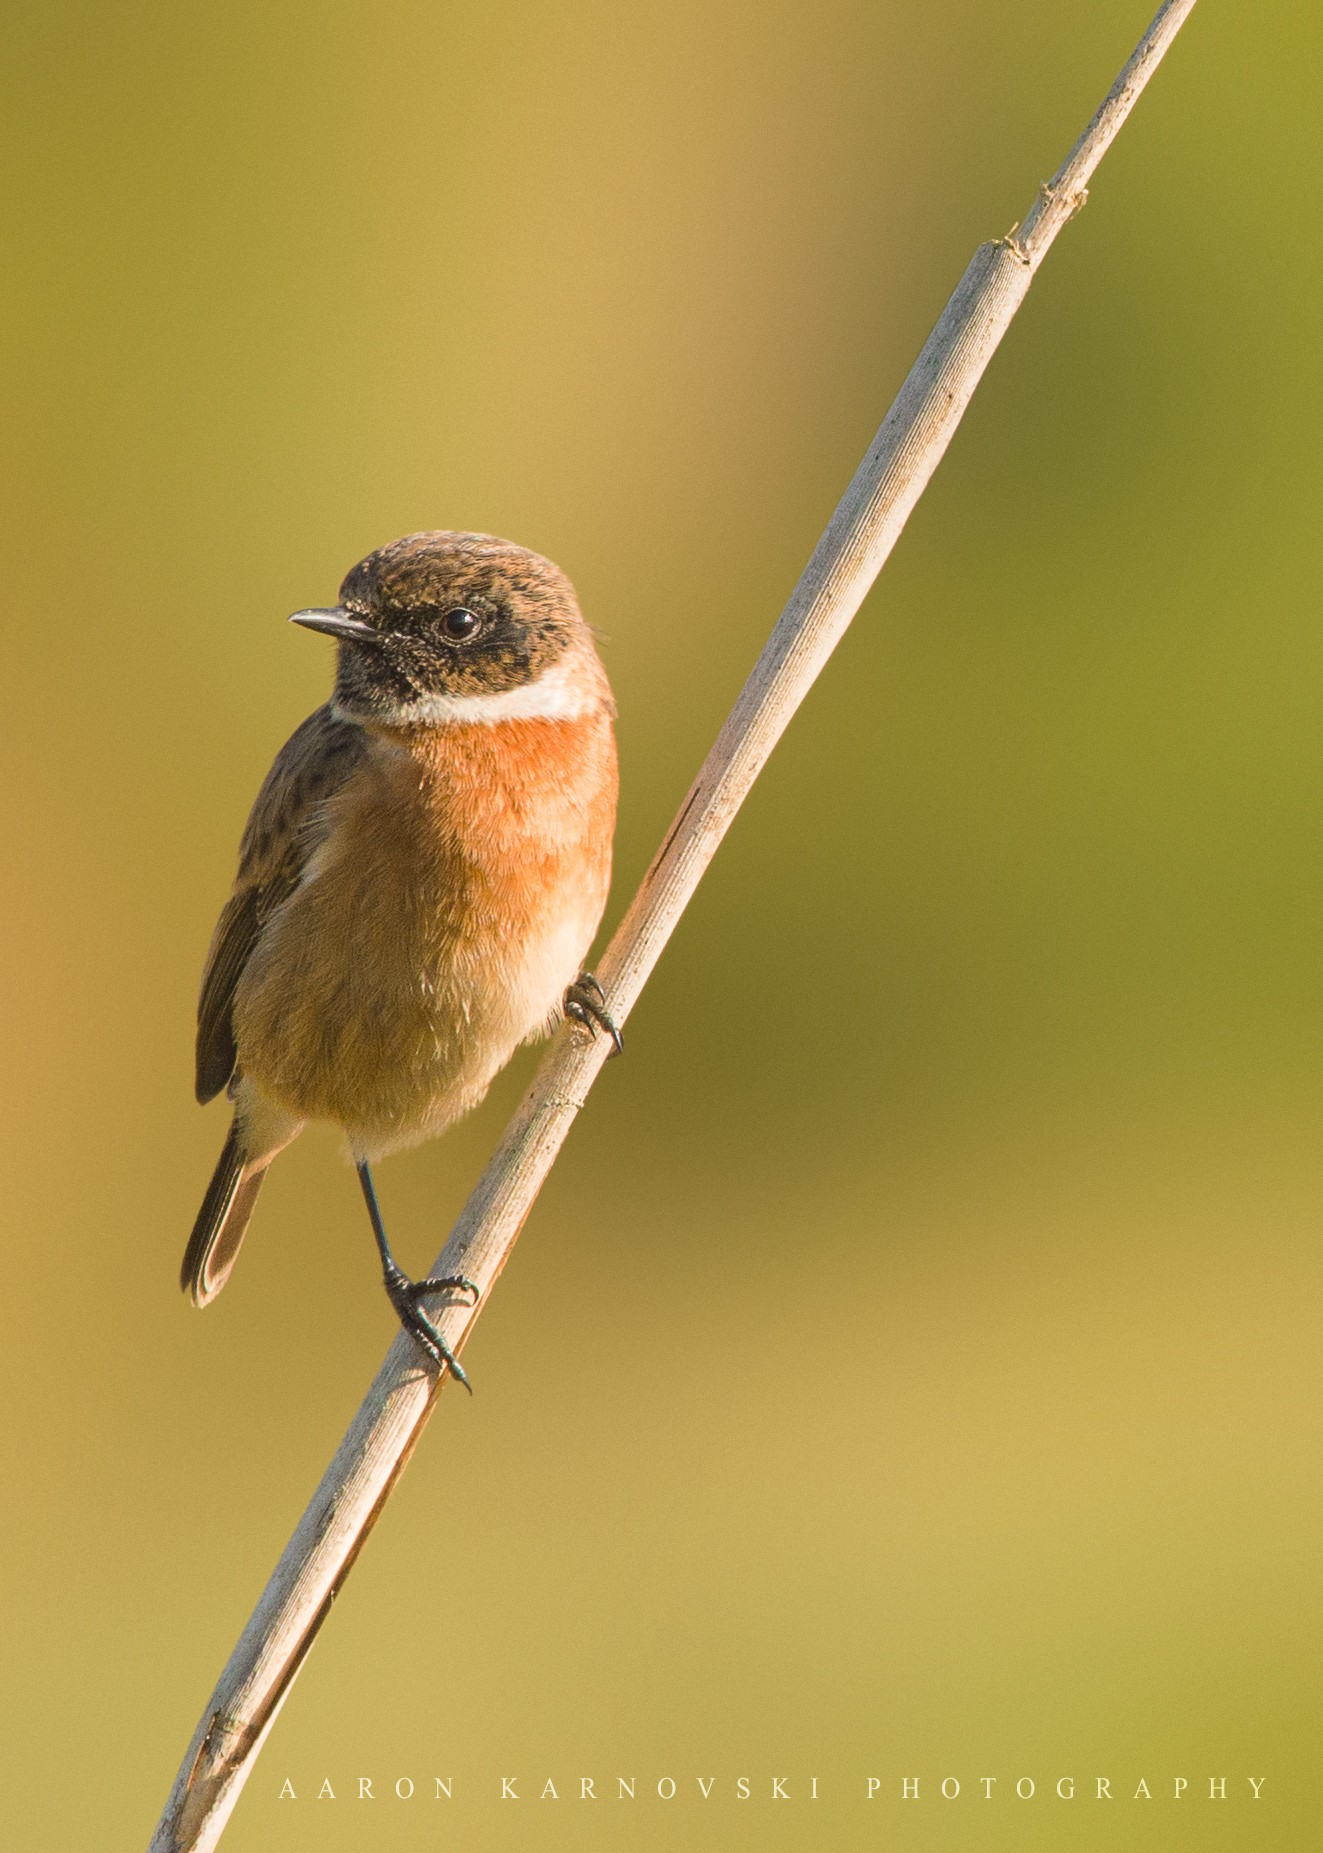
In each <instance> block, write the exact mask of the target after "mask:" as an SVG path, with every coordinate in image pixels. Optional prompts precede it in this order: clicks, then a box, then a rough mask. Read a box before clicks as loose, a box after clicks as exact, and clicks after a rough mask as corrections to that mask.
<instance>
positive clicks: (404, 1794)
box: [395, 1776, 413, 1802]
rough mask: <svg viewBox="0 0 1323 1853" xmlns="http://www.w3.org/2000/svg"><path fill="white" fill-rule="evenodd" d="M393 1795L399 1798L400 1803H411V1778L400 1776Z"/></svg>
mask: <svg viewBox="0 0 1323 1853" xmlns="http://www.w3.org/2000/svg"><path fill="white" fill-rule="evenodd" d="M406 1785H407V1786H406ZM395 1793H396V1794H397V1795H398V1796H399V1798H400V1800H401V1801H402V1802H407V1801H412V1800H413V1777H412V1776H401V1777H400V1779H399V1781H398V1782H397V1783H396V1784H395Z"/></svg>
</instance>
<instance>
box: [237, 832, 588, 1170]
mask: <svg viewBox="0 0 1323 1853" xmlns="http://www.w3.org/2000/svg"><path fill="white" fill-rule="evenodd" d="M604 874H605V872H604V871H599V870H598V869H596V868H595V867H594V866H593V864H592V861H591V860H590V859H588V858H585V857H583V856H582V855H569V856H565V855H560V856H551V857H549V856H547V855H545V854H543V855H540V856H536V857H535V856H532V855H529V856H527V857H525V858H523V859H522V860H521V861H520V862H518V863H515V864H514V865H512V864H511V862H510V860H509V859H507V860H506V861H505V862H504V863H503V864H502V866H501V868H500V871H499V874H498V873H497V872H495V871H494V870H493V869H491V868H483V867H480V866H475V865H472V864H465V863H463V862H462V861H461V860H457V859H455V858H450V859H448V860H443V861H442V862H441V864H440V865H439V866H438V864H437V863H436V862H433V864H432V866H430V867H429V866H427V865H426V864H423V865H421V866H420V865H419V863H417V862H414V863H413V864H412V865H410V864H409V863H408V862H407V861H405V862H403V863H401V862H400V861H399V859H392V858H381V857H366V858H364V857H355V856H353V855H341V856H339V857H337V858H336V860H335V862H334V863H330V862H328V863H326V864H325V865H324V866H322V867H318V866H317V863H316V859H314V862H313V864H312V865H311V867H310V874H309V879H307V880H306V881H305V883H304V885H303V886H302V887H301V888H300V889H299V890H298V891H297V892H296V893H295V894H294V895H293V896H291V897H290V899H289V900H288V901H287V902H285V904H284V905H283V906H282V907H281V908H280V909H279V910H278V912H277V914H276V915H274V916H273V918H272V920H271V922H270V923H269V924H268V927H267V929H266V931H265V932H264V934H263V936H262V940H261V942H260V943H259V945H258V947H257V948H256V949H255V951H254V954H253V957H252V959H251V960H250V962H249V966H248V968H247V970H246V971H245V973H244V977H243V979H242V981H241V984H240V987H239V990H238V992H237V994H236V998H235V1030H236V1041H237V1045H238V1060H239V1068H240V1070H241V1071H242V1073H243V1074H244V1076H245V1078H246V1079H248V1080H249V1081H250V1082H252V1083H253V1084H254V1085H255V1086H256V1087H257V1088H258V1089H259V1090H260V1091H261V1093H262V1094H264V1095H266V1096H268V1097H269V1098H271V1099H273V1100H276V1101H278V1102H279V1103H280V1104H281V1105H283V1106H285V1107H287V1108H289V1109H291V1110H292V1111H294V1112H296V1113H298V1114H299V1115H301V1116H302V1117H304V1118H309V1119H328V1120H333V1121H336V1122H338V1123H339V1124H340V1125H341V1126H343V1127H344V1128H345V1130H346V1132H347V1133H348V1135H349V1139H350V1143H351V1145H352V1146H353V1147H354V1149H355V1151H356V1152H357V1153H358V1154H359V1155H360V1156H364V1157H377V1156H380V1155H381V1154H382V1153H384V1152H386V1151H388V1150H391V1149H397V1148H399V1147H400V1146H404V1145H409V1144H412V1143H414V1142H416V1141H417V1140H418V1139H422V1138H427V1137H430V1136H432V1135H433V1134H435V1133H438V1132H441V1131H443V1130H444V1128H445V1127H446V1126H447V1125H449V1124H450V1123H451V1122H452V1121H453V1120H455V1119H457V1118H458V1117H459V1116H460V1115H461V1114H463V1113H465V1112H466V1111H467V1110H468V1109H469V1108H470V1107H472V1106H473V1105H475V1104H476V1102H477V1101H478V1100H480V1099H481V1098H482V1096H483V1094H484V1093H485V1092H486V1090H487V1087H488V1086H489V1084H490V1082H491V1080H492V1078H493V1077H494V1076H495V1074H496V1073H497V1072H498V1070H499V1069H500V1068H502V1067H503V1066H504V1064H505V1063H506V1062H507V1061H508V1060H509V1058H510V1056H511V1054H512V1053H513V1051H514V1050H515V1048H516V1047H517V1046H518V1044H519V1043H520V1042H522V1041H524V1040H525V1039H527V1038H528V1037H530V1036H533V1035H536V1034H537V1033H539V1032H540V1031H542V1030H544V1029H546V1028H548V1027H549V1026H550V1024H551V1023H552V1022H553V1021H554V1019H555V1017H556V1015H557V1014H558V1012H559V1008H560V1003H561V998H562V996H563V993H564V990H565V987H566V985H567V984H569V983H570V981H571V980H572V979H573V978H574V977H575V976H576V974H577V973H578V971H579V969H580V967H581V963H582V960H583V958H584V955H585V954H586V952H587V950H588V947H589V945H590V944H591V942H592V937H593V934H594V933H595V932H596V930H597V923H598V920H599V919H600V917H601V911H602V907H603V904H604V902H605V878H604Z"/></svg>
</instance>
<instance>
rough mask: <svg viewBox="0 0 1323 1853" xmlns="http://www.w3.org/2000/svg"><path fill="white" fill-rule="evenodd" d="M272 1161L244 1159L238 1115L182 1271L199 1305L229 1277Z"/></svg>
mask: <svg viewBox="0 0 1323 1853" xmlns="http://www.w3.org/2000/svg"><path fill="white" fill-rule="evenodd" d="M270 1162H271V1161H270V1159H269V1158H267V1159H262V1160H260V1161H259V1162H258V1163H256V1164H250V1163H248V1162H247V1161H246V1160H245V1158H244V1155H243V1149H242V1146H241V1145H240V1141H239V1122H238V1121H237V1120H236V1121H235V1122H234V1124H233V1125H232V1126H231V1127H230V1132H229V1137H228V1138H227V1139H226V1141H225V1144H224V1147H223V1148H222V1150H221V1155H220V1161H219V1163H218V1164H217V1166H216V1170H215V1172H214V1174H213V1176H212V1180H211V1182H210V1184H208V1186H207V1194H206V1196H205V1197H204V1198H203V1199H202V1208H201V1209H200V1210H199V1211H198V1219H197V1221H196V1222H195V1223H194V1224H193V1233H192V1235H190V1236H189V1238H188V1248H187V1249H186V1251H185V1253H184V1265H183V1267H182V1268H181V1269H180V1272H179V1284H180V1286H181V1287H182V1288H183V1289H184V1292H185V1293H187V1294H188V1295H189V1297H190V1299H191V1300H192V1302H193V1304H194V1305H195V1306H206V1305H208V1304H209V1303H210V1302H211V1301H212V1300H214V1299H215V1297H216V1295H217V1294H218V1293H219V1292H220V1290H221V1288H222V1287H223V1286H224V1285H225V1283H226V1281H227V1280H228V1279H229V1278H230V1269H231V1268H232V1267H233V1266H234V1264H235V1262H236V1261H237V1260H238V1258H239V1246H240V1243H241V1242H242V1241H243V1235H244V1230H245V1229H246V1228H247V1227H248V1218H249V1217H250V1216H251V1215H252V1213H253V1205H254V1204H255V1203H256V1202H257V1193H258V1191H259V1190H260V1189H261V1188H262V1179H263V1178H264V1177H265V1176H266V1170H267V1165H268V1164H269V1163H270Z"/></svg>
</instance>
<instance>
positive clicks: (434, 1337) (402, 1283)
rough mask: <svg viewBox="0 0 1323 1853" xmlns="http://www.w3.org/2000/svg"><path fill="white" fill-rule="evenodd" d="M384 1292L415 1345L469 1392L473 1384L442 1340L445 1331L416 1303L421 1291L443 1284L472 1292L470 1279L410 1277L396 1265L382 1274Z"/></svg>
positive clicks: (460, 1277) (474, 1290) (422, 1292)
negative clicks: (464, 1288)
mask: <svg viewBox="0 0 1323 1853" xmlns="http://www.w3.org/2000/svg"><path fill="white" fill-rule="evenodd" d="M385 1281H386V1292H387V1294H388V1295H389V1297H390V1303H391V1305H392V1306H393V1307H394V1308H395V1314H396V1317H397V1318H398V1319H399V1322H400V1324H401V1325H402V1326H403V1327H404V1330H405V1331H406V1332H407V1333H408V1334H409V1336H410V1338H412V1339H413V1341H414V1343H415V1344H416V1345H417V1346H418V1349H419V1350H420V1351H422V1352H423V1353H424V1354H425V1356H427V1357H429V1358H430V1359H431V1360H432V1362H433V1364H435V1365H436V1367H437V1369H438V1370H448V1371H449V1372H450V1374H451V1376H452V1377H453V1378H454V1379H455V1380H456V1382H457V1383H462V1384H463V1385H464V1388H465V1389H466V1390H467V1391H468V1393H469V1395H470V1396H472V1394H473V1385H472V1384H471V1383H470V1382H469V1380H468V1378H467V1377H466V1376H465V1374H464V1367H463V1365H462V1364H461V1363H460V1361H459V1359H458V1358H457V1357H456V1356H455V1354H454V1352H453V1351H452V1350H451V1348H450V1346H449V1345H448V1344H447V1343H446V1339H445V1335H444V1334H443V1333H442V1331H441V1330H440V1328H439V1327H438V1326H436V1325H434V1324H433V1323H432V1321H431V1320H430V1319H429V1318H428V1316H427V1314H426V1313H425V1312H424V1311H423V1309H422V1307H421V1306H420V1305H419V1304H418V1301H419V1299H420V1298H421V1297H422V1295H423V1294H424V1293H427V1292H435V1291H437V1290H439V1289H441V1288H443V1287H445V1288H452V1287H461V1286H463V1287H469V1288H472V1290H473V1293H474V1295H475V1299H474V1304H475V1305H476V1304H477V1299H476V1295H477V1291H478V1290H477V1288H476V1287H475V1286H474V1285H473V1282H472V1281H471V1280H465V1279H463V1277H462V1276H459V1275H455V1276H448V1277H446V1278H445V1279H429V1280H410V1279H409V1277H408V1275H407V1274H405V1273H403V1272H402V1271H401V1270H400V1269H399V1268H396V1269H395V1270H394V1271H393V1272H392V1271H389V1270H388V1271H387V1273H386V1275H385Z"/></svg>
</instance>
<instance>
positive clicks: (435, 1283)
mask: <svg viewBox="0 0 1323 1853" xmlns="http://www.w3.org/2000/svg"><path fill="white" fill-rule="evenodd" d="M358 1181H359V1183H360V1184H361V1185H362V1186H363V1197H364V1200H365V1201H366V1203H367V1208H368V1215H369V1216H370V1217H371V1219H372V1233H373V1235H374V1236H376V1238H377V1248H378V1250H379V1252H380V1254H381V1270H382V1273H383V1275H384V1276H385V1280H386V1292H387V1294H388V1296H389V1298H390V1303H391V1305H392V1306H393V1307H394V1308H395V1312H396V1315H397V1317H398V1318H399V1321H400V1324H401V1325H402V1326H403V1327H404V1329H405V1331H406V1332H407V1333H408V1334H409V1336H410V1337H411V1338H412V1339H413V1340H414V1341H415V1342H416V1343H417V1345H418V1346H419V1348H420V1349H421V1350H423V1351H425V1352H426V1353H427V1356H428V1357H429V1358H431V1360H432V1362H433V1363H434V1364H437V1365H439V1366H440V1367H441V1369H442V1370H448V1371H449V1372H450V1374H451V1376H452V1377H454V1378H455V1379H456V1380H457V1381H458V1382H460V1383H462V1384H463V1385H464V1388H465V1389H466V1390H468V1391H469V1392H470V1394H471V1393H472V1389H473V1386H472V1384H470V1382H469V1380H468V1378H467V1377H466V1376H465V1375H464V1370H463V1367H462V1366H461V1364H460V1361H459V1359H458V1358H457V1357H456V1356H455V1354H454V1352H453V1351H452V1350H451V1349H450V1346H449V1345H448V1344H447V1343H446V1341H445V1338H444V1336H443V1334H442V1333H441V1331H440V1329H439V1328H438V1327H437V1326H436V1325H434V1324H433V1322H432V1321H431V1320H430V1319H429V1318H428V1316H427V1314H426V1313H425V1312H424V1311H423V1308H422V1306H421V1305H420V1304H419V1302H420V1300H421V1299H422V1297H423V1295H424V1294H425V1293H459V1292H467V1293H471V1294H472V1295H473V1304H474V1305H475V1306H476V1305H477V1304H478V1289H477V1287H476V1286H475V1285H474V1283H473V1282H472V1281H471V1280H469V1279H468V1277H467V1276H466V1275H464V1274H429V1275H428V1276H427V1278H426V1280H410V1279H409V1276H408V1275H407V1274H406V1273H405V1271H404V1269H403V1268H402V1267H401V1266H400V1264H399V1262H398V1261H397V1260H396V1259H395V1257H394V1255H393V1254H392V1253H391V1252H390V1243H389V1242H388V1241H387V1240H386V1226H385V1224H384V1223H383V1222H382V1220H381V1206H380V1205H379V1204H378V1202H377V1192H376V1188H375V1186H374V1185H373V1182H372V1172H371V1170H370V1169H369V1168H368V1163H367V1160H366V1159H364V1160H363V1162H362V1163H361V1164H360V1165H359V1167H358Z"/></svg>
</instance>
